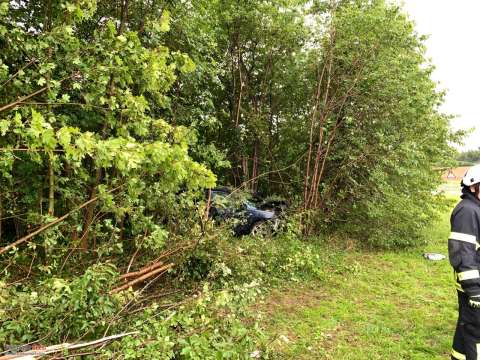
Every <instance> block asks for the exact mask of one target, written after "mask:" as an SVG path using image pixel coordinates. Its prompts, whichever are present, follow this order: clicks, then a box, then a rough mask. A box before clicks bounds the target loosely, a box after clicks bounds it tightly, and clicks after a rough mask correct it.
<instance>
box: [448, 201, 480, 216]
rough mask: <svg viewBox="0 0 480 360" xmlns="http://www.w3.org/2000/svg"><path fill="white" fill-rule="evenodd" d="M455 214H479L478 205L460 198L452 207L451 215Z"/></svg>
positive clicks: (479, 207)
mask: <svg viewBox="0 0 480 360" xmlns="http://www.w3.org/2000/svg"><path fill="white" fill-rule="evenodd" d="M455 214H462V215H468V214H476V215H479V216H480V206H478V204H476V203H474V202H473V201H470V200H469V199H462V200H461V201H460V202H459V203H458V204H457V206H455V209H453V212H452V215H455Z"/></svg>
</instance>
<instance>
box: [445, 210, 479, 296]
mask: <svg viewBox="0 0 480 360" xmlns="http://www.w3.org/2000/svg"><path fill="white" fill-rule="evenodd" d="M477 217H478V216H477V214H476V212H475V211H474V210H473V209H469V208H462V209H460V210H459V211H458V212H456V213H455V214H453V215H452V219H451V225H452V232H451V233H450V237H449V239H448V255H449V259H450V264H451V265H452V267H453V268H454V269H455V272H456V273H457V277H458V280H459V282H460V284H461V286H462V289H463V290H464V291H465V293H466V294H467V295H468V296H470V297H478V298H477V299H478V301H479V305H480V272H479V268H480V263H479V261H478V258H477V249H478V248H479V247H480V245H479V242H478V241H479V239H478V237H477V235H478V218H477Z"/></svg>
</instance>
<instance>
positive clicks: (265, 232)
mask: <svg viewBox="0 0 480 360" xmlns="http://www.w3.org/2000/svg"><path fill="white" fill-rule="evenodd" d="M208 197H209V198H210V210H209V217H210V218H212V219H214V220H216V221H219V220H227V219H234V226H233V232H234V234H235V235H236V236H242V235H248V234H250V235H253V236H271V235H274V234H275V233H276V232H277V231H278V230H279V228H280V218H281V215H282V213H283V212H284V210H285V208H286V202H285V201H262V200H261V199H259V198H256V199H255V200H248V199H246V198H245V196H241V195H240V193H238V192H234V191H232V190H230V189H229V188H215V189H211V190H209V193H208V192H207V198H208Z"/></svg>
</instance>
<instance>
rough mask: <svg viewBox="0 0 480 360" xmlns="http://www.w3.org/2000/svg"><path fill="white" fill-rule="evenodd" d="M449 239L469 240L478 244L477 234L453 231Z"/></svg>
mask: <svg viewBox="0 0 480 360" xmlns="http://www.w3.org/2000/svg"><path fill="white" fill-rule="evenodd" d="M449 239H451V240H458V241H464V242H468V243H470V244H474V245H477V237H476V236H475V235H469V234H463V233H458V232H453V231H452V232H451V233H450V237H449Z"/></svg>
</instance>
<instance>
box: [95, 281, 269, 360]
mask: <svg viewBox="0 0 480 360" xmlns="http://www.w3.org/2000/svg"><path fill="white" fill-rule="evenodd" d="M258 292H259V290H258V286H257V284H255V283H250V284H244V285H237V286H234V287H233V288H231V289H224V290H221V291H212V290H211V289H210V288H209V286H208V283H205V284H204V285H203V288H202V291H201V293H200V294H199V295H198V296H195V297H194V298H193V299H191V300H190V302H188V303H187V304H185V305H182V306H181V307H179V308H178V309H177V310H175V311H168V310H167V311H162V310H161V308H159V307H158V305H155V304H153V305H152V306H151V307H149V308H148V309H147V310H145V311H144V312H143V313H142V314H141V315H140V316H138V317H136V318H135V319H132V325H133V328H135V329H138V330H140V331H141V335H140V336H138V337H136V338H125V339H124V340H122V341H121V342H119V343H118V344H115V345H114V346H112V347H111V348H110V349H108V350H107V351H105V352H104V353H105V355H107V357H108V358H113V357H116V356H115V354H122V356H123V357H124V358H125V359H145V358H156V359H177V358H179V359H198V360H199V359H218V358H222V359H248V358H250V355H249V354H250V353H251V352H253V351H254V350H255V349H256V345H257V344H258V342H259V341H262V334H261V331H260V330H259V328H258V327H257V326H256V319H255V318H252V324H247V323H245V322H244V320H243V319H244V318H245V317H246V316H247V315H248V316H250V315H249V311H247V310H248V308H247V307H246V306H247V305H248V304H251V303H252V301H253V300H254V299H255V298H256V296H257V295H258Z"/></svg>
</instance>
